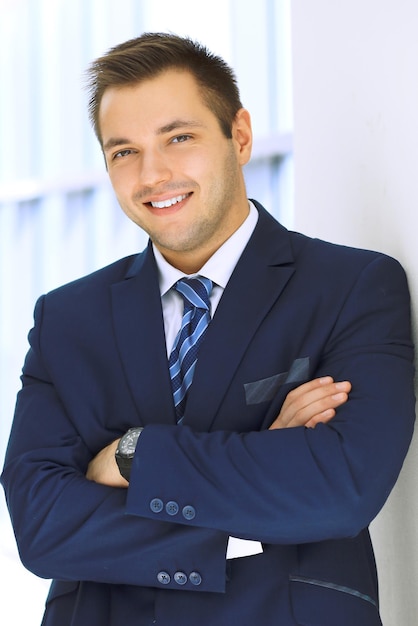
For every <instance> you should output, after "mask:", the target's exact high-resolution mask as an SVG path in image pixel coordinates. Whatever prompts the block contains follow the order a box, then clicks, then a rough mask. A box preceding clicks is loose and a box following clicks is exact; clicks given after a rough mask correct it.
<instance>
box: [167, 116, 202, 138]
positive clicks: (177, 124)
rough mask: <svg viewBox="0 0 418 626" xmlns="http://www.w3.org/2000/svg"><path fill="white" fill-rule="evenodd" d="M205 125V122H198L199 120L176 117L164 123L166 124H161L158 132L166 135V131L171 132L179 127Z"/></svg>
mask: <svg viewBox="0 0 418 626" xmlns="http://www.w3.org/2000/svg"><path fill="white" fill-rule="evenodd" d="M203 126H204V124H202V123H201V122H198V121H197V120H182V119H176V120H173V121H172V122H169V123H168V124H164V126H160V128H159V129H158V131H157V134H158V135H164V134H165V133H171V132H172V131H173V130H177V129H179V128H203Z"/></svg>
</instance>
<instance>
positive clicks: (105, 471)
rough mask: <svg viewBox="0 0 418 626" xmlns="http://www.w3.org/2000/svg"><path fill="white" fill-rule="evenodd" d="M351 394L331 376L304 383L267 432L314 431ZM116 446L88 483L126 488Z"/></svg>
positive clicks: (99, 460) (95, 462)
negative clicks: (302, 427) (118, 464)
mask: <svg viewBox="0 0 418 626" xmlns="http://www.w3.org/2000/svg"><path fill="white" fill-rule="evenodd" d="M350 391H351V384H350V382H348V381H342V382H334V380H333V378H331V376H325V377H322V378H316V379H314V380H311V381H309V382H307V383H304V384H303V385H300V386H299V387H296V388H295V389H293V390H292V391H291V392H290V393H289V394H288V395H287V397H286V400H285V401H284V403H283V406H282V408H281V410H280V413H279V415H278V416H277V418H276V419H275V420H274V422H273V423H272V424H271V426H270V429H269V430H275V429H279V428H295V427H297V426H305V427H306V428H315V426H316V425H317V424H319V423H320V422H322V423H326V422H329V421H330V420H331V419H332V418H333V417H334V416H335V413H336V409H337V408H338V407H339V406H341V405H342V404H344V403H345V402H347V400H348V395H349V393H350ZM118 443H119V439H116V441H113V442H112V443H110V444H109V445H108V446H106V447H105V448H103V449H102V450H101V451H100V452H99V453H98V454H97V455H96V456H95V457H94V458H93V459H92V461H91V462H90V463H89V466H88V469H87V473H86V477H87V478H88V479H89V480H92V481H94V482H97V483H100V484H102V485H107V486H109V487H125V488H126V487H128V485H129V483H128V481H126V480H125V479H124V478H123V477H122V476H121V475H120V472H119V469H118V467H117V465H116V461H115V452H116V448H117V445H118Z"/></svg>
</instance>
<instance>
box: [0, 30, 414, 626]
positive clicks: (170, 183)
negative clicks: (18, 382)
mask: <svg viewBox="0 0 418 626" xmlns="http://www.w3.org/2000/svg"><path fill="white" fill-rule="evenodd" d="M89 76H90V87H91V102H90V112H91V117H92V120H93V124H94V128H95V131H96V134H97V137H98V139H99V141H100V144H101V146H102V149H103V153H104V157H105V162H106V167H107V170H108V173H109V176H110V179H111V182H112V185H113V188H114V190H115V193H116V195H117V197H118V200H119V203H120V205H121V207H122V209H123V210H124V212H125V213H126V214H127V215H128V217H129V218H131V219H132V220H133V221H134V222H135V223H136V224H138V226H140V227H141V228H143V229H144V230H145V231H146V232H147V233H148V234H149V236H150V244H149V246H148V248H147V249H146V250H145V251H144V252H143V253H141V254H139V255H137V256H134V257H130V258H127V259H122V260H121V261H118V262H117V263H114V264H113V265H111V266H109V267H107V268H104V269H103V270H100V271H98V272H96V273H94V274H92V275H90V276H87V277H85V278H83V279H81V280H78V281H75V282H74V283H72V284H70V285H67V286H64V287H62V288H60V289H58V290H55V291H54V292H52V293H50V294H47V295H46V296H44V297H42V298H41V299H40V300H39V302H38V303H37V307H36V311H35V325H34V328H33V329H32V331H31V333H30V344H31V347H30V350H29V353H28V355H27V358H26V362H25V365H24V372H23V377H22V381H23V388H22V390H21V392H20V393H19V397H18V402H17V407H16V414H15V420H14V425H13V429H12V433H11V438H10V443H9V448H8V452H7V456H6V463H5V468H4V472H3V476H2V481H3V484H4V486H5V489H6V494H7V501H8V506H9V508H10V512H11V516H12V520H13V524H14V528H15V533H16V537H17V542H18V545H19V549H20V554H21V558H22V560H23V563H24V564H25V565H26V566H27V567H28V568H29V569H31V570H32V571H34V572H35V573H36V574H38V575H39V576H44V577H48V578H54V579H55V580H54V582H53V583H52V587H51V591H50V594H49V597H48V601H47V609H46V613H45V617H44V621H43V624H45V625H47V626H50V625H59V626H66V625H70V624H72V625H77V626H84V625H86V626H87V625H88V626H96V625H100V626H103V625H104V624H112V625H118V624H130V623H132V624H137V625H145V624H147V625H148V624H161V625H165V626H166V625H167V626H177V625H179V626H180V625H181V626H189V625H190V626H192V625H193V626H195V625H196V624H199V625H201V626H206V625H207V626H209V625H210V626H215V625H216V626H230V625H231V624H240V625H241V626H255V625H258V624H263V625H265V626H273V625H274V626H276V625H278V624H280V625H281V626H296V625H299V624H305V625H310V626H331V625H332V626H335V625H336V624H338V626H353V624H361V625H362V626H377V625H378V624H381V620H380V617H379V611H378V592H377V579H376V572H375V565H374V558H373V551H372V547H371V545H370V539H369V534H368V531H367V526H368V525H369V523H370V522H371V520H372V519H373V518H374V517H375V515H376V514H377V513H378V511H379V510H380V508H381V507H382V505H383V504H384V502H385V500H386V498H387V496H388V494H389V492H390V490H391V488H392V487H393V485H394V483H395V481H396V478H397V476H398V473H399V471H400V468H401V466H402V463H403V459H404V457H405V455H406V452H407V449H408V446H409V443H410V439H411V436H412V430H413V422H414V393H413V348H412V344H411V339H410V313H409V297H408V289H407V285H406V280H405V276H404V273H403V270H402V269H401V268H400V266H399V264H398V263H397V262H396V261H394V260H393V259H390V258H388V257H386V256H384V255H382V254H378V253H374V252H369V251H363V250H353V249H350V248H345V247H340V246H335V245H332V244H328V243H325V242H322V241H318V240H312V239H309V238H307V237H305V236H303V235H300V234H297V233H291V232H288V231H287V230H286V229H285V228H283V227H282V226H281V225H280V224H278V223H277V222H276V221H275V220H274V219H273V218H272V217H271V216H270V215H269V214H268V213H267V212H266V211H265V210H264V209H263V207H261V205H260V204H258V203H257V202H255V201H252V202H248V200H247V195H246V190H245V184H244V179H243V174H242V167H243V166H244V165H245V164H246V163H247V162H248V160H249V158H250V152H251V123H250V117H249V114H248V112H247V111H246V110H245V109H243V108H242V105H241V102H240V99H239V93H238V89H237V87H236V84H235V80H234V77H233V74H232V72H231V70H230V69H229V68H228V66H227V65H226V64H225V63H224V62H223V61H222V60H221V59H219V58H217V57H215V56H213V55H211V54H210V53H208V52H207V50H206V49H205V48H203V47H202V46H200V45H198V44H195V43H193V42H191V41H189V40H187V39H182V38H179V37H176V36H173V35H164V34H146V35H143V36H142V37H139V38H138V39H136V40H133V41H130V42H127V43H125V44H122V45H121V46H118V47H116V48H115V49H113V50H111V51H110V52H109V53H108V54H107V55H105V56H104V57H102V58H101V59H98V60H97V61H96V62H95V63H94V64H93V65H92V67H91V68H90V74H89ZM184 277H187V279H186V280H185V281H184V280H183V278H184ZM189 299H190V301H191V303H189ZM195 301H197V304H196V303H195ZM183 314H184V315H183ZM190 325H193V328H192V330H190V329H189V326H190ZM197 337H199V340H197ZM186 345H187V346H188V348H187V350H186V349H185V348H184V346H186ZM196 358H197V361H196ZM186 361H188V363H187V367H185V368H184V363H185V362H186ZM183 369H185V370H187V371H185V372H183ZM192 374H193V378H192ZM190 379H192V382H191V380H190ZM334 381H335V382H334ZM351 389H352V390H351ZM348 396H349V399H348ZM347 400H348V401H347ZM132 428H133V429H134V430H131V429H132Z"/></svg>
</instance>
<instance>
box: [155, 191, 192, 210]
mask: <svg viewBox="0 0 418 626" xmlns="http://www.w3.org/2000/svg"><path fill="white" fill-rule="evenodd" d="M189 195H190V194H188V193H185V194H183V195H181V196H175V197H174V198H168V200H161V202H150V205H151V206H152V207H153V208H154V209H168V207H170V206H173V205H174V204H178V203H179V202H182V201H183V200H185V199H186V198H187V197H188V196H189Z"/></svg>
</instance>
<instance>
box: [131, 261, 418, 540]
mask: <svg viewBox="0 0 418 626" xmlns="http://www.w3.org/2000/svg"><path fill="white" fill-rule="evenodd" d="M268 340H269V341H273V338H271V337H270V338H268ZM302 356H305V355H302ZM413 373H414V371H413V348H412V344H411V339H410V311H409V295H408V288H407V285H406V280H405V276H404V272H403V270H402V268H401V267H400V266H399V264H397V262H395V261H393V260H392V259H389V258H388V257H384V256H378V257H374V259H373V261H372V262H369V263H368V264H367V266H366V267H365V268H363V270H362V271H361V273H360V275H359V276H358V278H357V280H356V281H355V284H354V287H353V288H352V289H350V291H349V293H348V294H347V297H346V300H345V304H344V306H343V308H342V310H341V311H340V312H339V314H338V317H337V319H336V322H335V324H334V325H333V328H332V329H330V332H329V336H328V339H327V341H326V343H325V344H324V345H323V346H322V349H321V351H320V356H319V358H318V359H317V366H316V368H315V370H314V371H312V372H311V374H312V378H314V377H316V376H322V375H332V376H333V377H334V378H335V379H336V380H350V381H351V382H352V392H351V394H350V398H349V401H348V402H347V403H346V404H345V405H344V406H342V407H341V408H340V409H338V412H337V416H336V417H335V418H334V419H333V420H332V421H331V422H329V423H328V424H327V425H318V426H317V427H316V428H315V429H305V428H290V429H285V430H273V431H262V432H248V433H242V434H240V433H227V432H222V431H217V432H211V433H197V432H194V431H193V430H192V429H191V428H188V427H182V428H179V427H171V426H165V425H164V426H163V425H152V426H147V427H146V428H145V430H144V431H143V433H142V436H141V438H140V441H139V445H138V448H137V452H136V455H135V459H134V467H133V472H132V479H131V485H130V488H129V494H128V503H127V511H128V513H129V514H131V515H137V516H140V517H145V518H148V519H157V518H158V519H164V520H167V515H166V513H165V510H164V509H163V510H162V511H160V512H152V511H151V510H150V508H149V502H150V501H151V500H152V499H153V498H155V497H156V495H157V494H158V497H159V498H160V499H161V500H162V501H164V502H165V501H172V500H174V501H176V502H177V503H178V504H179V510H181V509H182V507H183V506H184V505H185V504H186V503H187V504H192V505H193V509H194V511H195V515H194V516H193V518H192V519H190V520H187V521H185V520H184V518H182V517H181V516H176V517H174V519H173V518H172V519H173V521H177V522H178V523H179V524H181V525H184V524H187V526H189V527H201V528H211V529H216V530H220V531H223V532H226V533H228V534H230V535H233V536H236V537H241V538H246V539H254V540H259V541H262V542H266V543H276V544H295V543H304V542H315V541H321V540H326V539H337V538H344V537H352V536H356V535H357V534H358V533H359V532H360V531H361V530H362V529H363V528H365V527H366V526H368V525H369V523H370V522H371V521H372V519H373V518H374V517H375V516H376V515H377V513H378V512H379V510H380V509H381V507H382V506H383V504H384V502H385V500H386V499H387V497H388V494H389V493H390V491H391V489H392V487H393V486H394V484H395V481H396V479H397V476H398V474H399V471H400V469H401V466H402V463H403V460H404V458H405V455H406V453H407V450H408V446H409V444H410V441H411V437H412V432H413V423H414V416H415V399H414V385H413ZM276 408H277V409H279V407H276Z"/></svg>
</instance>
